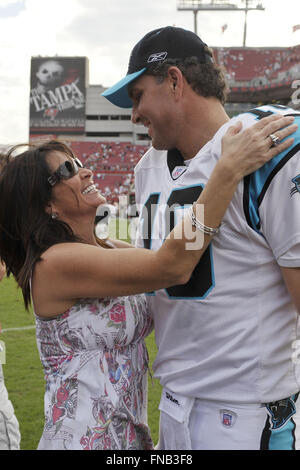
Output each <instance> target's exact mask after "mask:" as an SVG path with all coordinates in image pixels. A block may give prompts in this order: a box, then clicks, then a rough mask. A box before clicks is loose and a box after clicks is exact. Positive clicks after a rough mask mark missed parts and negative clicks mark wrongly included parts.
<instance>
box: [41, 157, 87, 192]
mask: <svg viewBox="0 0 300 470" xmlns="http://www.w3.org/2000/svg"><path fill="white" fill-rule="evenodd" d="M79 168H83V164H82V163H81V161H80V160H79V159H78V158H72V160H66V161H65V162H63V163H62V164H61V165H59V167H58V168H57V170H56V171H55V172H54V173H52V175H51V176H49V178H48V182H49V184H50V185H51V186H54V185H55V184H56V183H58V182H59V181H61V180H68V179H69V178H72V177H73V176H74V175H76V174H77V173H78V170H79Z"/></svg>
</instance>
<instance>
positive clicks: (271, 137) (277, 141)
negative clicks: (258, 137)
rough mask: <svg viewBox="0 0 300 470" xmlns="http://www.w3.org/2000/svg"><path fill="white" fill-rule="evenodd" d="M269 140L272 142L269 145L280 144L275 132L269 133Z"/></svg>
mask: <svg viewBox="0 0 300 470" xmlns="http://www.w3.org/2000/svg"><path fill="white" fill-rule="evenodd" d="M269 137H270V139H271V141H272V144H271V147H276V146H277V145H279V144H280V139H279V137H278V136H277V135H275V134H270V135H269Z"/></svg>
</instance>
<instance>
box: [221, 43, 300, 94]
mask: <svg viewBox="0 0 300 470" xmlns="http://www.w3.org/2000/svg"><path fill="white" fill-rule="evenodd" d="M213 53H214V57H215V60H216V63H217V64H219V65H222V66H223V67H224V68H225V70H226V74H227V79H228V84H229V88H230V95H231V98H232V99H231V100H230V95H229V100H230V101H239V95H238V94H240V100H241V101H243V100H244V98H245V94H247V92H251V93H252V95H253V92H254V93H255V92H257V93H259V92H264V91H266V90H270V89H272V90H273V92H272V93H273V95H275V96H274V99H276V93H277V92H276V91H274V90H275V89H278V90H279V91H278V93H277V94H278V98H284V97H286V98H289V96H290V94H291V88H290V87H291V83H292V82H293V80H295V79H297V78H299V74H300V45H298V46H293V47H285V48H283V47H281V48H279V47H277V48H266V47H261V48H253V47H246V48H232V47H231V48H225V47H219V48H214V49H213ZM257 96H258V95H257ZM261 96H263V95H262V94H261ZM247 99H248V98H247V97H246V100H247Z"/></svg>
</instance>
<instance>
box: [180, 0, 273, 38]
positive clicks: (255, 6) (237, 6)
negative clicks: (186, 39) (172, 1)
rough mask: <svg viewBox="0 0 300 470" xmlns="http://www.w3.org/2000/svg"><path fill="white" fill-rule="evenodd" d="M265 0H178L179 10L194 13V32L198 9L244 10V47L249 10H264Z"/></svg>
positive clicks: (195, 30)
mask: <svg viewBox="0 0 300 470" xmlns="http://www.w3.org/2000/svg"><path fill="white" fill-rule="evenodd" d="M264 9H265V8H264V6H263V2H262V1H257V0H232V1H231V2H230V1H227V0H210V1H209V0H178V3H177V10H179V11H182V10H185V11H187V10H190V11H193V13H194V32H195V33H196V34H197V13H198V11H200V10H201V11H244V12H245V23H244V39H243V47H245V46H246V38H247V14H248V11H249V10H260V11H262V10H264Z"/></svg>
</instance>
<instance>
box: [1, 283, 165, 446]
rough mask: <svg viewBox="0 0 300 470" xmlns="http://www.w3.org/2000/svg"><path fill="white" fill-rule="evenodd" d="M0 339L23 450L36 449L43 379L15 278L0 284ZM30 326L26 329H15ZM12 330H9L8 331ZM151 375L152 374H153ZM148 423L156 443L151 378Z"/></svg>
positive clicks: (155, 387)
mask: <svg viewBox="0 0 300 470" xmlns="http://www.w3.org/2000/svg"><path fill="white" fill-rule="evenodd" d="M0 323H1V325H2V330H4V331H3V332H2V334H1V336H0V340H1V341H3V342H4V344H5V348H6V363H5V364H4V365H3V372H4V377H5V384H6V387H7V390H8V393H9V398H10V400H11V401H12V403H13V405H14V408H15V413H16V416H17V418H18V420H19V424H20V431H21V449H22V450H32V449H36V448H37V445H38V442H39V439H40V436H41V434H42V430H43V424H44V415H43V406H44V378H43V370H42V366H41V363H40V360H39V355H38V351H37V346H36V340H35V329H34V328H30V327H31V326H34V316H33V313H32V311H30V312H27V311H26V310H25V308H24V306H23V299H22V292H21V290H20V289H18V288H17V285H16V283H15V281H14V279H13V278H4V279H3V281H2V282H0ZM20 327H29V328H28V329H23V330H12V328H20ZM6 329H11V330H10V331H5V330H6ZM146 343H147V347H148V352H149V356H150V365H152V363H153V360H154V358H155V354H156V345H155V340H154V333H152V334H151V335H150V336H149V337H148V338H147V340H146ZM151 372H152V371H151ZM148 384H149V387H148V388H149V393H148V423H149V426H150V429H151V434H152V438H153V440H154V443H156V442H157V439H158V421H159V412H158V404H159V400H160V393H161V387H160V384H159V383H158V381H157V380H155V379H153V381H152V380H151V378H150V377H149V380H148Z"/></svg>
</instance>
